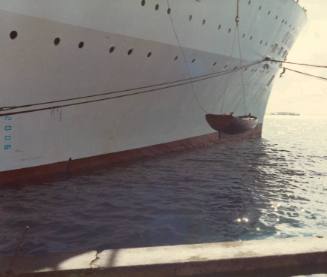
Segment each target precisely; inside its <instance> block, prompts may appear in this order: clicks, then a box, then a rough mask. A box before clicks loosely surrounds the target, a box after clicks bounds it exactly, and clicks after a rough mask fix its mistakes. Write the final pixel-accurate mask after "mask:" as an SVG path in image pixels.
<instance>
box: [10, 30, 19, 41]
mask: <svg viewBox="0 0 327 277" xmlns="http://www.w3.org/2000/svg"><path fill="white" fill-rule="evenodd" d="M9 37H10V39H12V40H14V39H16V38H17V37H18V33H17V31H11V32H10V34H9Z"/></svg>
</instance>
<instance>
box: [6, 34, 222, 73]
mask: <svg viewBox="0 0 327 277" xmlns="http://www.w3.org/2000/svg"><path fill="white" fill-rule="evenodd" d="M9 37H10V38H11V39H12V40H15V39H16V38H17V37H18V32H17V31H11V32H10V34H9ZM60 43H61V39H60V38H59V37H56V38H55V39H54V41H53V44H54V45H55V46H58V45H59V44H60ZM84 45H85V43H84V42H83V41H81V42H79V44H78V48H80V49H82V48H83V47H84ZM115 50H116V47H115V46H111V47H110V48H109V53H110V54H113V53H114V52H115ZM133 52H134V49H133V48H131V49H129V50H128V51H127V55H128V56H130V55H132V54H133ZM146 56H147V58H150V57H151V56H152V52H151V51H150V52H148V53H147V55H146ZM178 59H179V56H175V57H174V61H177V60H178ZM196 61H197V60H196V59H192V61H191V62H192V63H195V62H196ZM216 65H217V62H214V63H213V66H216ZM227 67H228V66H225V68H227Z"/></svg>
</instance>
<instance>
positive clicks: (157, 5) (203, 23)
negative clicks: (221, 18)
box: [141, 0, 295, 33]
mask: <svg viewBox="0 0 327 277" xmlns="http://www.w3.org/2000/svg"><path fill="white" fill-rule="evenodd" d="M145 4H146V1H145V0H142V1H141V6H143V7H144V6H145ZM248 5H251V0H249V1H248ZM159 8H160V5H159V4H156V5H155V8H154V9H155V10H156V11H158V10H159ZM258 9H259V11H261V10H262V6H259V7H258ZM167 14H171V8H168V9H167ZM267 15H271V11H268V12H267ZM192 19H193V15H189V21H192ZM278 19H279V16H278V15H276V16H275V20H278ZM206 23H207V20H206V19H203V20H202V25H205V24H206ZM281 23H282V24H285V25H286V24H287V20H286V19H283V20H282V21H281ZM288 27H289V28H291V29H292V30H293V31H295V27H292V25H291V24H290V25H289V26H288ZM220 29H221V25H219V26H218V30H220ZM228 32H229V33H230V32H231V31H230V29H228Z"/></svg>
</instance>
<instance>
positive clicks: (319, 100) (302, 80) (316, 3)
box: [267, 0, 327, 115]
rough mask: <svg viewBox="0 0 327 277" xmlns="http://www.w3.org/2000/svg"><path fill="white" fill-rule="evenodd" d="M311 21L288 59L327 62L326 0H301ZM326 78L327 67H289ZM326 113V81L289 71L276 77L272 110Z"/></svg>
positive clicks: (305, 61) (270, 107) (317, 62)
mask: <svg viewBox="0 0 327 277" xmlns="http://www.w3.org/2000/svg"><path fill="white" fill-rule="evenodd" d="M300 4H301V5H302V6H304V7H305V8H306V9H307V16H308V22H307V24H306V26H305V27H304V29H303V31H302V33H301V35H300V36H299V38H298V40H297V41H296V43H295V45H294V47H293V49H292V51H291V53H290V54H289V56H288V61H295V62H303V63H310V64H323V65H327V0H300ZM288 67H290V68H295V69H300V70H301V71H306V72H310V73H313V74H317V75H321V76H324V77H327V69H315V68H309V67H296V66H288ZM285 111H286V112H297V113H301V114H303V115H327V81H321V80H317V79H313V78H309V77H305V76H302V75H298V74H296V73H292V72H287V73H286V74H285V75H284V77H283V78H276V80H275V83H274V87H273V92H272V95H271V98H270V101H269V105H268V110H267V112H268V113H271V112H285Z"/></svg>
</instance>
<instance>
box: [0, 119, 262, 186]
mask: <svg viewBox="0 0 327 277" xmlns="http://www.w3.org/2000/svg"><path fill="white" fill-rule="evenodd" d="M261 132H262V126H261V125H260V126H258V127H257V128H255V129H253V130H251V131H249V132H246V133H243V134H240V135H237V136H228V135H224V136H222V137H220V138H219V135H218V133H213V134H208V135H204V136H200V137H194V138H189V139H184V140H179V141H174V142H170V143H165V144H159V145H154V146H149V147H144V148H139V149H134V150H128V151H123V152H118V153H112V154H107V155H102V156H96V157H91V158H85V159H79V160H71V161H67V162H60V163H55V164H50V165H42V166H37V167H32V168H26V169H18V170H13V171H7V172H0V186H3V185H27V184H30V183H38V182H44V181H53V180H60V179H66V178H70V177H72V176H74V175H80V174H85V173H91V172H92V171H94V170H98V169H101V168H110V167H113V166H115V165H119V164H123V163H126V162H131V161H135V160H139V159H142V158H149V157H155V156H158V155H161V154H164V153H169V152H178V151H183V150H187V149H194V148H201V147H207V146H210V145H213V144H219V143H227V142H236V141H242V140H245V139H249V138H259V137H261Z"/></svg>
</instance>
